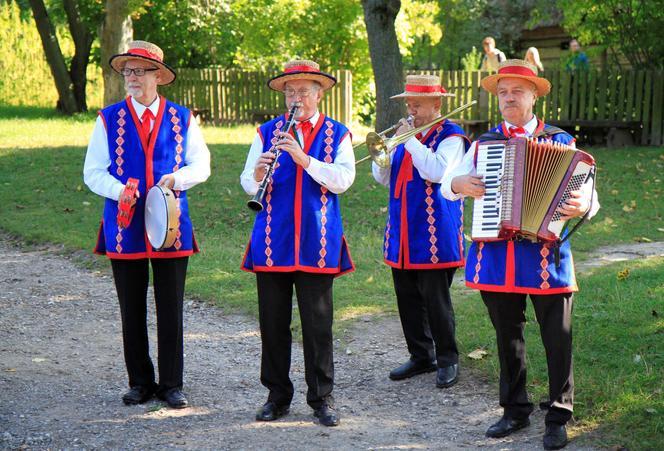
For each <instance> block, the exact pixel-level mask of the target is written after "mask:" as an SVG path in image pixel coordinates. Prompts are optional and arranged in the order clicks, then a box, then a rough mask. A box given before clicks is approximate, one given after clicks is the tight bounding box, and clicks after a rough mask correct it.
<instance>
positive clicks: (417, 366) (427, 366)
mask: <svg viewBox="0 0 664 451" xmlns="http://www.w3.org/2000/svg"><path fill="white" fill-rule="evenodd" d="M431 371H436V364H435V363H434V362H429V361H428V360H421V361H419V362H416V361H414V360H408V361H407V362H406V363H404V364H403V365H401V366H400V367H398V368H395V369H393V370H392V371H390V379H392V380H393V381H400V380H401V379H408V378H409V377H413V376H417V375H418V374H422V373H429V372H431Z"/></svg>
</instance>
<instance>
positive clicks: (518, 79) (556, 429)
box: [442, 60, 599, 449]
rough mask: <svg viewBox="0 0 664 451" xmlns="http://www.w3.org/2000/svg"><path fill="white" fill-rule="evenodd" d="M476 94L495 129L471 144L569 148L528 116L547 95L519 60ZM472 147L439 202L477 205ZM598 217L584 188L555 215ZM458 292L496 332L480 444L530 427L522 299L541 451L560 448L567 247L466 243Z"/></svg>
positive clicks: (564, 408)
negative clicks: (544, 377) (488, 422)
mask: <svg viewBox="0 0 664 451" xmlns="http://www.w3.org/2000/svg"><path fill="white" fill-rule="evenodd" d="M481 84H482V87H483V88H484V89H485V90H487V91H488V92H490V93H492V94H494V95H496V96H497V97H498V105H499V108H500V112H501V114H502V117H503V119H504V120H503V122H502V123H501V124H500V125H499V126H498V127H496V128H494V129H492V130H490V131H489V133H487V134H485V135H482V136H481V137H480V138H479V142H481V141H495V140H501V139H504V140H506V139H508V138H510V137H519V136H521V137H528V138H534V139H537V140H542V141H544V140H547V141H552V142H555V143H561V144H565V145H568V146H574V138H573V137H572V136H571V135H569V134H568V133H566V132H564V131H563V130H561V129H559V128H556V127H553V126H550V125H547V124H545V123H544V122H542V121H541V120H540V119H538V118H537V117H536V116H535V115H534V114H533V107H534V105H535V102H536V100H537V98H538V97H541V96H545V95H547V94H548V93H549V91H550V89H551V83H549V81H548V80H546V79H544V78H542V77H538V76H537V69H536V68H535V67H534V66H532V65H531V64H529V63H526V62H524V61H522V60H507V61H505V62H503V63H501V65H500V67H499V69H498V73H497V74H493V75H490V76H488V77H486V78H484V79H483V80H482V82H481ZM477 148H478V142H475V143H473V144H472V145H471V148H470V151H469V152H468V153H467V154H466V158H464V161H463V162H462V164H461V165H460V166H459V167H458V168H457V169H456V170H455V171H453V172H452V173H451V174H448V175H447V176H446V177H445V179H444V180H443V183H442V189H443V193H444V195H445V197H447V198H448V199H459V198H461V197H462V196H472V197H474V198H476V199H479V198H481V197H482V196H483V195H484V193H485V186H484V183H483V181H482V177H481V176H477V175H476V174H475V165H476V158H477ZM598 209H599V203H598V202H597V194H596V193H595V191H594V189H593V186H592V183H590V182H587V183H586V184H584V185H583V186H582V188H581V189H580V190H578V191H572V192H571V197H570V199H568V200H567V201H566V202H565V203H564V204H563V206H561V207H559V210H558V211H559V212H560V213H561V214H562V215H563V219H571V218H574V217H579V216H583V215H585V214H587V217H592V216H593V215H594V214H595V213H596V212H597V210H598ZM466 285H467V286H469V287H471V288H475V289H478V290H480V294H481V296H482V300H483V301H484V304H485V305H486V307H487V310H488V312H489V316H490V317H491V322H492V323H493V326H494V328H495V330H496V340H497V344H498V358H499V361H500V405H501V406H502V407H503V416H502V418H501V419H500V420H499V421H498V422H496V423H495V424H493V425H492V426H491V427H489V429H488V430H487V431H486V435H487V437H496V438H497V437H505V436H508V435H510V434H512V433H513V432H515V431H517V430H519V429H522V428H524V427H526V426H528V425H529V424H530V421H529V419H528V417H529V415H530V413H531V412H532V411H533V404H532V403H531V402H530V400H529V399H528V394H527V392H526V347H525V341H524V336H523V331H524V327H525V323H526V317H525V310H526V297H527V296H530V298H531V301H532V303H533V307H534V309H535V315H536V317H537V322H538V324H539V327H540V333H541V336H542V342H543V343H544V348H545V350H546V358H547V367H548V375H549V399H548V400H546V401H545V402H542V403H541V404H540V407H541V408H542V409H545V410H547V413H546V417H545V423H546V431H545V434H544V437H543V445H544V448H545V449H559V448H562V447H564V446H565V445H566V444H567V430H566V426H565V425H566V424H567V422H568V421H569V420H570V418H571V417H572V405H573V399H574V378H573V372H572V325H571V321H572V300H573V293H574V292H575V291H577V285H576V279H575V276H574V265H573V261H572V252H571V249H570V244H569V241H564V242H563V243H562V244H560V247H559V248H557V246H555V245H551V244H549V243H542V242H532V241H529V240H526V239H520V238H518V237H517V238H513V239H509V240H499V241H490V242H488V241H487V242H484V241H482V242H473V243H472V245H471V247H470V250H469V252H468V257H467V261H466Z"/></svg>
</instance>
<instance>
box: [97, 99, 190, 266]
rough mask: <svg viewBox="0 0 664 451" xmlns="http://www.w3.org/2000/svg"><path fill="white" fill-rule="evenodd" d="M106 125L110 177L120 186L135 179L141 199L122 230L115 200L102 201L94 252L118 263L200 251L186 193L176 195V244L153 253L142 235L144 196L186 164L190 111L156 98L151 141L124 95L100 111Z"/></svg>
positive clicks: (179, 192)
mask: <svg viewBox="0 0 664 451" xmlns="http://www.w3.org/2000/svg"><path fill="white" fill-rule="evenodd" d="M99 114H100V116H101V118H102V119H103V121H104V126H105V127H106V135H107V137H108V149H109V156H110V159H111V166H110V167H109V168H108V170H109V172H110V174H111V175H112V176H113V177H115V178H116V179H118V180H119V181H120V182H122V183H123V184H124V183H127V179H129V178H135V179H138V180H139V185H138V191H139V192H140V197H139V198H138V200H137V201H136V206H135V210H134V216H133V219H132V221H131V224H130V225H129V227H127V228H126V229H120V228H119V227H118V225H117V219H116V218H117V214H118V202H117V201H114V200H111V199H106V203H105V205H104V216H103V219H102V223H101V227H100V229H99V237H98V239H97V246H96V248H95V253H97V254H102V255H106V256H108V257H109V258H116V259H139V258H172V257H184V256H187V255H191V254H193V253H194V252H198V246H197V245H196V241H195V239H194V233H193V228H192V225H191V219H190V218H189V207H188V204H187V192H186V191H174V193H175V196H176V199H177V205H178V216H179V229H178V232H177V239H176V241H175V244H174V245H173V246H172V247H170V248H168V249H162V250H156V249H154V248H153V247H152V246H151V245H150V243H149V241H148V239H147V235H146V234H145V219H144V212H145V198H146V197H147V192H148V190H149V189H150V188H152V186H153V185H154V184H156V183H157V182H159V180H160V179H161V177H162V176H163V175H164V174H170V173H172V172H175V171H177V170H178V169H179V168H180V167H182V166H183V165H184V161H185V157H186V149H187V130H188V128H189V120H190V118H191V113H190V111H189V110H188V109H186V108H185V107H183V106H180V105H177V104H175V103H172V102H169V101H167V100H166V99H164V98H163V97H160V102H159V112H158V113H157V117H156V118H155V124H154V127H153V129H152V133H151V134H150V138H149V141H148V139H147V137H146V136H144V135H143V131H142V130H141V126H140V120H139V118H138V116H137V115H136V111H135V110H134V107H133V106H132V104H131V98H129V97H127V98H126V99H125V100H123V101H122V102H119V103H116V104H114V105H110V106H108V107H106V108H104V109H103V110H101V111H100V112H99Z"/></svg>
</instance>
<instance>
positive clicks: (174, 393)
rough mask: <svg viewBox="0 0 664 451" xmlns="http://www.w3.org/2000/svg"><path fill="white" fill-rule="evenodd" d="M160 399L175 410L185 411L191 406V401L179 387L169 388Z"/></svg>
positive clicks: (161, 394) (160, 395)
mask: <svg viewBox="0 0 664 451" xmlns="http://www.w3.org/2000/svg"><path fill="white" fill-rule="evenodd" d="M158 397H159V399H161V400H162V401H164V402H165V403H166V404H168V406H169V407H172V408H173V409H184V408H185V407H187V406H188V405H189V401H187V398H185V396H184V393H182V390H180V389H179V388H177V387H175V388H169V389H168V390H166V391H165V392H163V393H160V394H159V395H158Z"/></svg>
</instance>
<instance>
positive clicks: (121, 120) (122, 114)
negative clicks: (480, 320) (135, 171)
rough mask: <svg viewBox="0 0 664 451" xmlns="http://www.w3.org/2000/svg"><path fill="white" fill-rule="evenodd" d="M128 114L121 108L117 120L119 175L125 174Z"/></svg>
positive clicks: (117, 172) (116, 152)
mask: <svg viewBox="0 0 664 451" xmlns="http://www.w3.org/2000/svg"><path fill="white" fill-rule="evenodd" d="M126 115H127V112H126V111H125V110H124V108H120V111H118V116H120V118H119V119H118V120H117V124H118V125H119V127H118V130H117V134H118V137H117V138H116V139H115V144H117V145H118V147H116V148H115V154H116V155H117V158H116V159H115V164H117V165H118V167H117V169H116V170H115V173H116V174H117V175H119V176H122V174H124V169H122V164H123V163H124V160H123V159H122V154H123V153H124V149H123V148H122V145H123V144H124V142H125V141H124V138H123V137H122V135H124V134H125V129H124V125H125V124H126V123H127V121H125V119H124V117H125V116H126ZM118 252H120V251H118Z"/></svg>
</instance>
